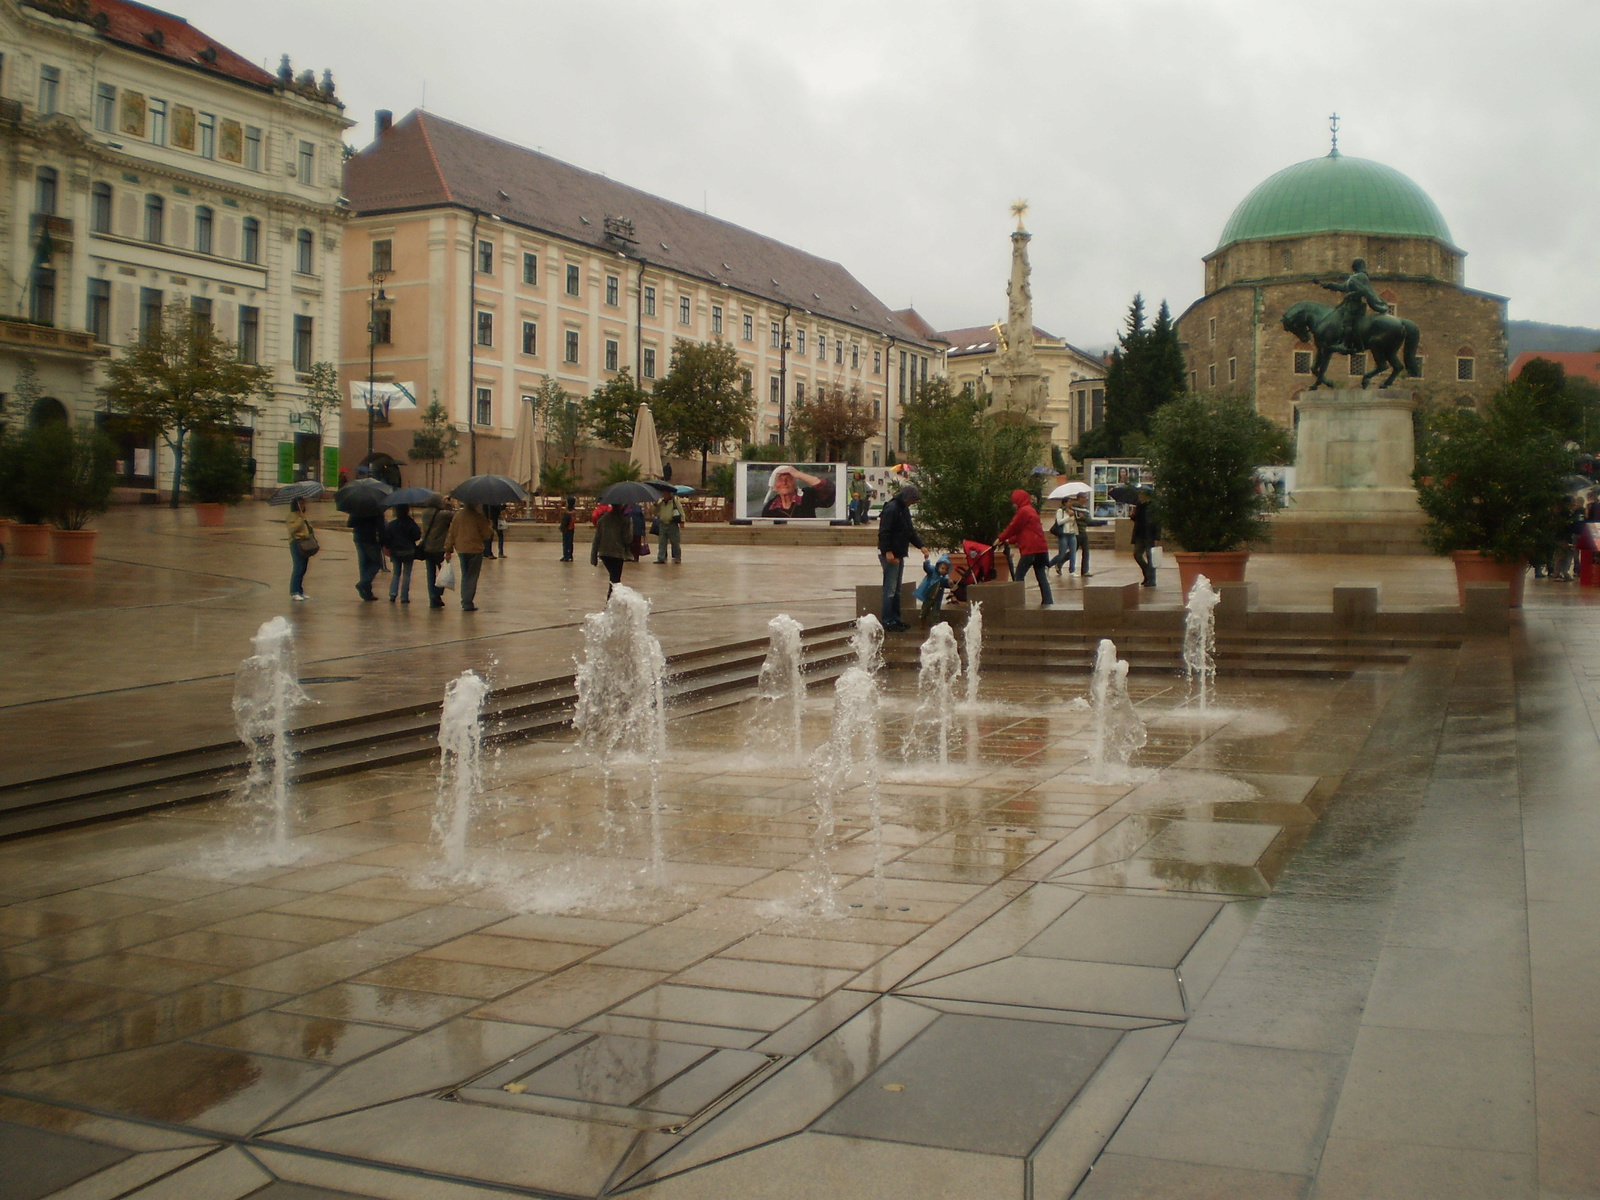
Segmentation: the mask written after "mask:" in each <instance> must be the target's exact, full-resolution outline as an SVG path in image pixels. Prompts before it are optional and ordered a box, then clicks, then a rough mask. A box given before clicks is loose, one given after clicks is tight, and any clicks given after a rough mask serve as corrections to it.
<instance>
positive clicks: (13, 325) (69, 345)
mask: <svg viewBox="0 0 1600 1200" xmlns="http://www.w3.org/2000/svg"><path fill="white" fill-rule="evenodd" d="M0 345H6V346H26V347H28V348H29V349H31V350H36V351H40V352H43V353H46V354H49V353H52V352H54V353H57V354H72V355H79V354H81V355H101V354H105V353H107V348H106V347H105V346H101V345H99V344H98V343H97V342H96V341H95V340H94V334H92V333H85V332H83V331H82V330H78V329H56V328H55V327H54V326H51V325H35V324H33V323H31V322H29V321H12V320H5V319H0Z"/></svg>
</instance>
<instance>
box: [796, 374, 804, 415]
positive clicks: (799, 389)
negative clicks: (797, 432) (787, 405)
mask: <svg viewBox="0 0 1600 1200" xmlns="http://www.w3.org/2000/svg"><path fill="white" fill-rule="evenodd" d="M805 402H806V385H805V384H803V383H801V382H800V381H799V380H798V379H796V380H795V381H794V407H795V410H796V411H799V408H800V406H801V405H802V404H804V403H805Z"/></svg>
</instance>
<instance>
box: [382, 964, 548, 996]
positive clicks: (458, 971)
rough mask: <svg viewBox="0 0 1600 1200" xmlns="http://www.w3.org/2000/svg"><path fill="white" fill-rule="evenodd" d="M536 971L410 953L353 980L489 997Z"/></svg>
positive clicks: (512, 987) (528, 980)
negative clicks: (424, 956)
mask: <svg viewBox="0 0 1600 1200" xmlns="http://www.w3.org/2000/svg"><path fill="white" fill-rule="evenodd" d="M538 977H539V976H538V972H536V971H520V970H514V969H512V968H510V967H490V966H483V965H482V964H479V963H464V962H449V961H446V960H445V959H440V958H423V957H421V956H420V955H415V954H413V955H412V956H410V957H409V958H401V959H396V960H395V961H394V962H390V963H386V964H385V965H383V966H381V967H378V968H377V969H376V970H372V971H367V972H365V973H364V974H361V975H357V976H355V977H354V978H353V979H352V980H351V982H353V983H371V984H376V985H377V986H379V987H396V988H411V989H413V990H415V991H419V992H439V993H441V994H443V995H446V996H475V997H477V998H478V999H480V1000H490V999H493V998H494V997H496V996H503V995H505V994H506V993H507V992H510V991H513V990H515V989H516V988H518V987H521V986H522V985H523V984H527V983H531V982H533V981H534V980H535V979H537V978H538Z"/></svg>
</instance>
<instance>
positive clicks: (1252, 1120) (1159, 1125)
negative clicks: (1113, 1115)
mask: <svg viewBox="0 0 1600 1200" xmlns="http://www.w3.org/2000/svg"><path fill="white" fill-rule="evenodd" d="M1343 1068H1344V1063H1343V1061H1342V1059H1340V1058H1339V1057H1336V1056H1334V1055H1329V1054H1313V1053H1309V1052H1306V1051H1300V1050H1278V1049H1273V1048H1270V1047H1265V1046H1239V1045H1231V1044H1229V1043H1225V1042H1206V1041H1201V1040H1200V1039H1199V1038H1197V1037H1195V1036H1194V1034H1193V1032H1192V1031H1191V1032H1190V1033H1187V1034H1185V1035H1184V1036H1183V1037H1181V1038H1179V1039H1178V1041H1177V1043H1176V1044H1175V1045H1174V1046H1173V1049H1172V1052H1171V1053H1170V1054H1168V1055H1167V1058H1166V1059H1165V1061H1163V1062H1162V1064H1161V1066H1160V1067H1159V1068H1157V1070H1156V1073H1155V1075H1154V1077H1153V1078H1152V1079H1151V1080H1150V1083H1149V1085H1148V1086H1147V1087H1146V1088H1145V1090H1144V1093H1143V1094H1142V1095H1141V1096H1140V1097H1139V1100H1138V1102H1137V1103H1136V1104H1135V1105H1134V1106H1133V1109H1132V1111H1131V1112H1129V1114H1128V1117H1127V1119H1126V1120H1125V1121H1123V1123H1122V1126H1121V1128H1120V1129H1118V1131H1117V1134H1116V1136H1115V1137H1113V1138H1112V1139H1111V1142H1110V1144H1109V1145H1108V1146H1107V1150H1108V1151H1109V1152H1110V1153H1112V1154H1119V1155H1132V1156H1136V1157H1144V1158H1157V1159H1176V1160H1179V1161H1182V1162H1190V1163H1204V1164H1208V1165H1210V1166H1217V1167H1236V1168H1244V1169H1248V1170H1252V1171H1266V1172H1276V1173H1279V1174H1283V1175H1309V1174H1311V1173H1312V1171H1313V1170H1314V1168H1315V1166H1316V1160H1317V1150H1318V1146H1319V1142H1320V1140H1321V1135H1322V1130H1323V1129H1324V1128H1325V1127H1326V1123H1327V1115H1328V1112H1329V1110H1330V1109H1331V1107H1332V1105H1333V1102H1334V1100H1335V1098H1336V1097H1337V1095H1338V1088H1339V1080H1340V1076H1341V1073H1342V1071H1343Z"/></svg>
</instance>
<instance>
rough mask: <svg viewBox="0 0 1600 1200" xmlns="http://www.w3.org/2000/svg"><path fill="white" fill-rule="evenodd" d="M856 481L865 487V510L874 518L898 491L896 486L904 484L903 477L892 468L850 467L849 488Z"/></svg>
mask: <svg viewBox="0 0 1600 1200" xmlns="http://www.w3.org/2000/svg"><path fill="white" fill-rule="evenodd" d="M857 480H860V481H862V482H863V483H865V484H866V485H867V493H868V497H867V509H868V512H869V514H870V515H871V516H874V517H876V516H877V515H878V512H879V510H880V509H882V508H883V506H884V503H885V502H886V501H887V500H888V499H889V497H890V496H892V495H894V494H895V492H896V491H898V490H899V487H898V485H899V484H903V483H905V482H906V479H905V476H904V475H900V474H898V473H897V472H896V471H895V469H894V468H893V467H851V468H850V486H852V487H854V486H855V484H856V481H857ZM891 481H893V482H891ZM847 499H848V497H847Z"/></svg>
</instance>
